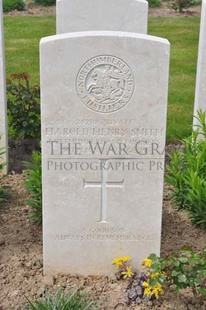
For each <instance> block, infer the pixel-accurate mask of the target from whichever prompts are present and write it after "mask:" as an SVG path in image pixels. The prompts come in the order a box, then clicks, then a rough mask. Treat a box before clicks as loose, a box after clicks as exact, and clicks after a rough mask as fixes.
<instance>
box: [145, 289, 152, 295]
mask: <svg viewBox="0 0 206 310" xmlns="http://www.w3.org/2000/svg"><path fill="white" fill-rule="evenodd" d="M144 295H146V296H152V291H151V288H150V287H146V288H145V290H144Z"/></svg>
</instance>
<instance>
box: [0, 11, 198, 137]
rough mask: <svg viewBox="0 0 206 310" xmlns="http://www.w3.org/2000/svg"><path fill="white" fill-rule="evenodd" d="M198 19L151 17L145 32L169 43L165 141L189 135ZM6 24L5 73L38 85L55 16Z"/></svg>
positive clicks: (10, 19)
mask: <svg viewBox="0 0 206 310" xmlns="http://www.w3.org/2000/svg"><path fill="white" fill-rule="evenodd" d="M199 21H200V19H199V18H198V17H180V18H174V17H173V18H155V17H153V18H150V19H149V30H148V33H149V34H151V35H155V36H160V37H163V38H167V39H168V40H169V41H170V43H171V60H170V82H169V106H168V127H167V141H175V140H180V139H182V138H184V137H186V136H188V135H189V134H190V133H191V125H192V114H193V104H194V91H195V75H196V65H197V49H198V35H199ZM4 22H5V45H6V71H7V76H8V75H9V74H11V73H14V72H23V71H26V72H28V73H29V74H30V76H31V83H39V41H40V39H41V38H42V37H44V36H48V35H53V34H55V17H29V16H27V17H22V16H16V17H9V16H6V17H5V18H4Z"/></svg>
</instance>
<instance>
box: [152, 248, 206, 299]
mask: <svg viewBox="0 0 206 310" xmlns="http://www.w3.org/2000/svg"><path fill="white" fill-rule="evenodd" d="M148 259H149V260H150V261H151V267H150V268H151V270H152V271H153V272H157V273H162V274H164V278H163V282H164V284H167V285H169V286H173V287H174V288H175V289H176V290H177V291H179V290H180V289H183V288H191V289H192V291H193V293H194V294H195V295H197V294H202V295H206V247H205V248H204V249H203V250H202V251H201V252H200V253H199V254H198V253H196V252H194V251H193V250H192V249H191V248H189V247H182V248H181V250H180V251H179V252H178V253H171V254H170V255H168V254H167V255H165V257H158V256H157V255H156V254H151V255H150V256H149V257H148Z"/></svg>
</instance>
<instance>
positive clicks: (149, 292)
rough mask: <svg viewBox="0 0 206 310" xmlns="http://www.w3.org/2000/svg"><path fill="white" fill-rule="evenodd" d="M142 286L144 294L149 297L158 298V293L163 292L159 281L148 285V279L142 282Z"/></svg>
mask: <svg viewBox="0 0 206 310" xmlns="http://www.w3.org/2000/svg"><path fill="white" fill-rule="evenodd" d="M143 286H144V295H145V296H148V297H149V298H151V297H155V298H156V299H158V298H159V295H160V294H163V293H164V290H163V288H162V285H161V284H160V283H157V284H155V285H154V286H150V285H149V281H147V282H143Z"/></svg>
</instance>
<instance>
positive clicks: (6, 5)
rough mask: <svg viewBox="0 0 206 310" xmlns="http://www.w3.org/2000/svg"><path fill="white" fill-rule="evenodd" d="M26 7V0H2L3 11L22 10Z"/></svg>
mask: <svg viewBox="0 0 206 310" xmlns="http://www.w3.org/2000/svg"><path fill="white" fill-rule="evenodd" d="M25 9H26V1H24V0H3V11H4V12H10V11H13V10H17V11H24V10H25Z"/></svg>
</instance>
